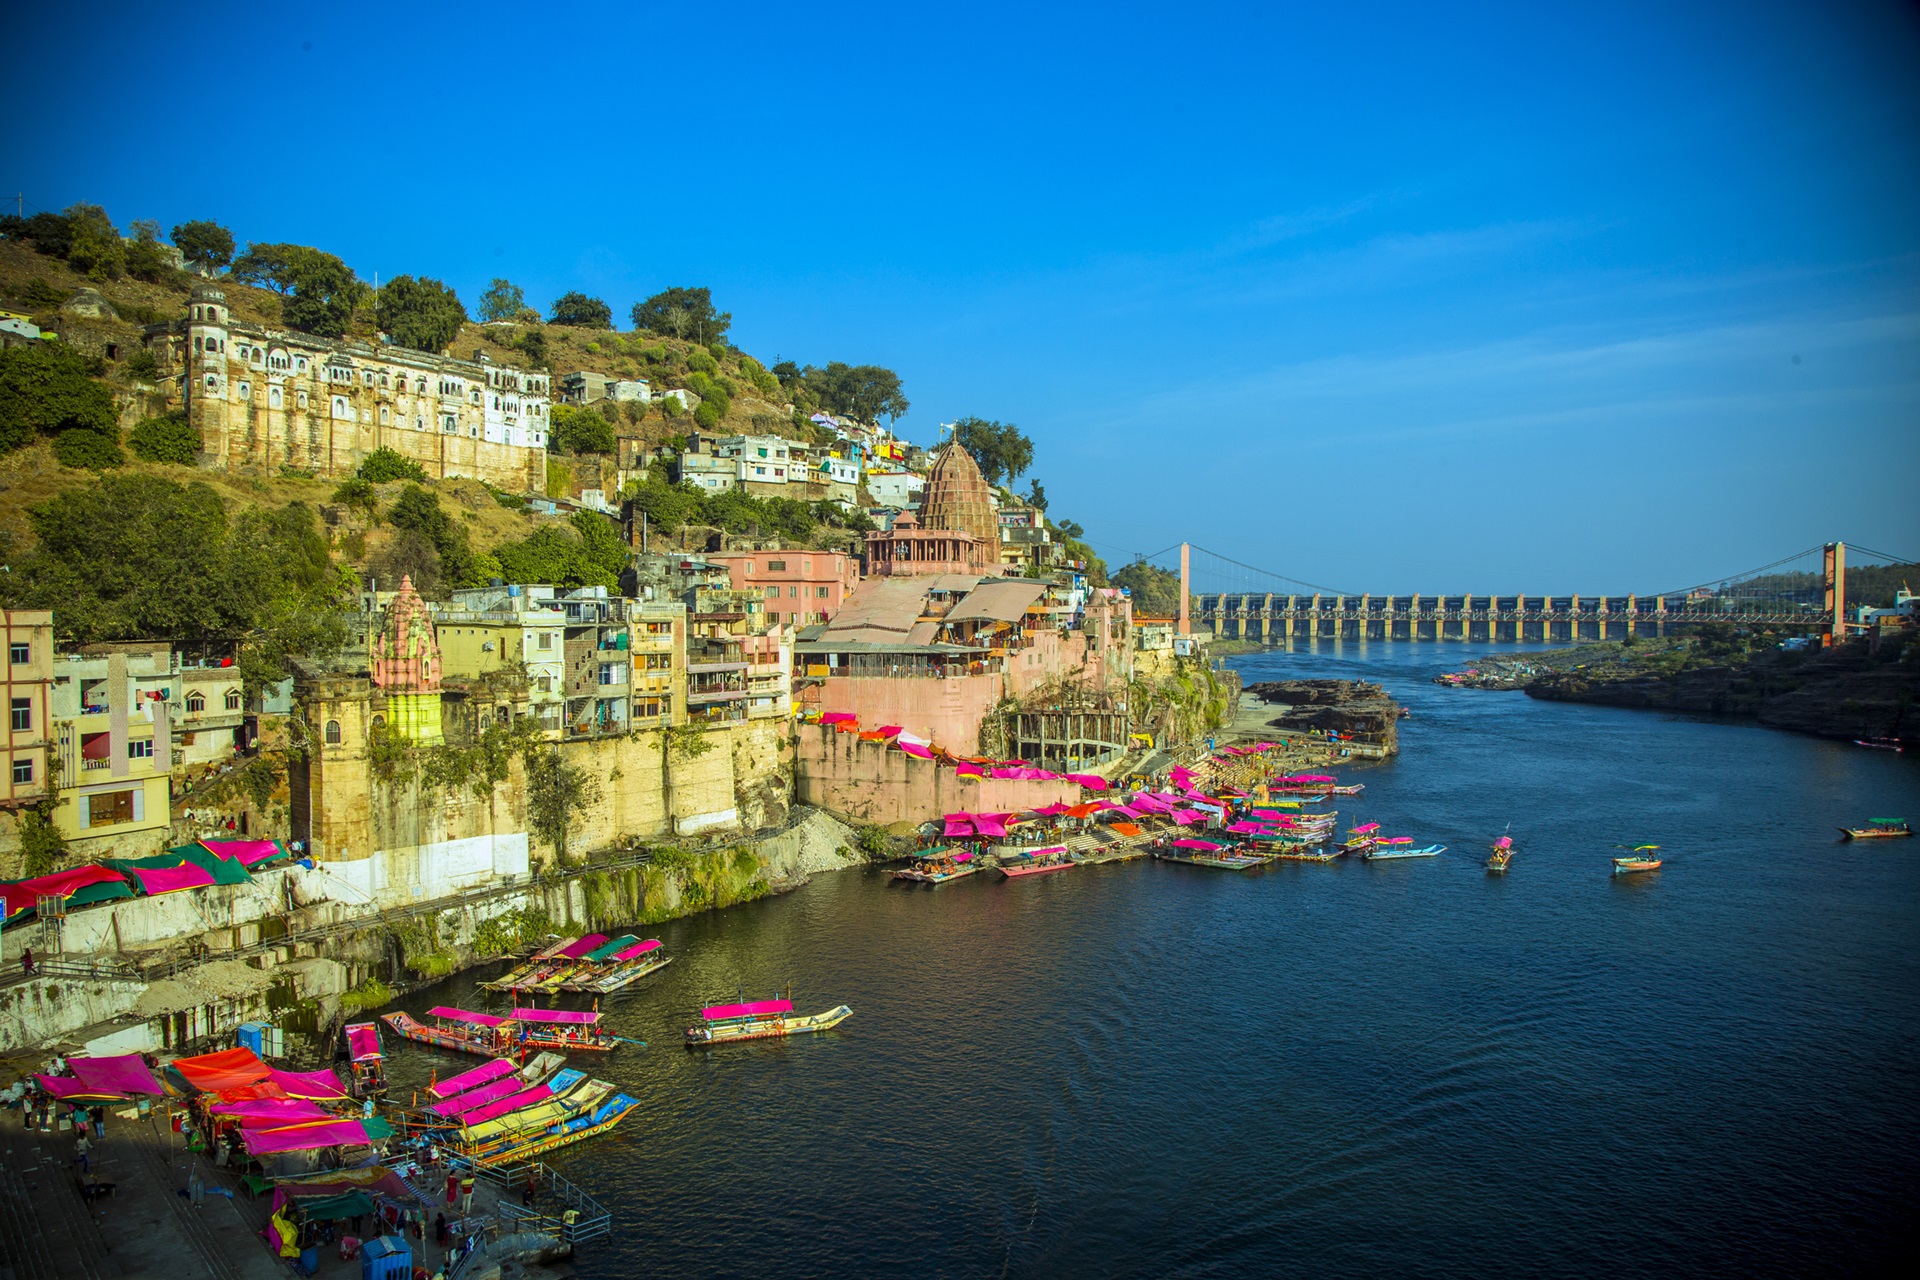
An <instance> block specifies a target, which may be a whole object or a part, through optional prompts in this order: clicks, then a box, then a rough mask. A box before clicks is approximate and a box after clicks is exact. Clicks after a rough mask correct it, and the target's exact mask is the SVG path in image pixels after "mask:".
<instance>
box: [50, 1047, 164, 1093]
mask: <svg viewBox="0 0 1920 1280" xmlns="http://www.w3.org/2000/svg"><path fill="white" fill-rule="evenodd" d="M67 1070H69V1071H71V1072H73V1078H74V1079H76V1080H78V1081H80V1083H82V1084H84V1085H86V1086H87V1087H88V1088H92V1089H110V1090H112V1091H114V1092H115V1093H119V1094H136V1093H144V1094H147V1095H148V1096H150V1097H155V1098H158V1097H161V1096H162V1095H164V1094H165V1093H166V1091H167V1090H166V1086H165V1085H163V1084H161V1083H160V1080H159V1078H158V1077H156V1076H155V1075H154V1074H153V1072H152V1071H151V1070H150V1069H149V1068H148V1067H147V1064H146V1061H145V1060H144V1059H142V1058H141V1056H140V1055H139V1054H137V1053H121V1054H115V1055H113V1056H111V1057H105V1058H68V1059H67Z"/></svg>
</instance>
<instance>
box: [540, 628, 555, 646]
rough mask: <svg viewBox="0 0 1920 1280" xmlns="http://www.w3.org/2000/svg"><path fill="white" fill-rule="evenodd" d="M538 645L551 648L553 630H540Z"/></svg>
mask: <svg viewBox="0 0 1920 1280" xmlns="http://www.w3.org/2000/svg"><path fill="white" fill-rule="evenodd" d="M540 647H541V648H542V649H551V648H553V632H551V631H542V632H541V633H540Z"/></svg>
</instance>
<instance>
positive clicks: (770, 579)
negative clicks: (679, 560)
mask: <svg viewBox="0 0 1920 1280" xmlns="http://www.w3.org/2000/svg"><path fill="white" fill-rule="evenodd" d="M707 559H708V560H709V561H711V562H713V563H714V564H718V565H722V566H724V567H725V568H726V570H727V572H728V575H729V577H730V579H731V581H732V585H733V588H734V589H735V590H737V591H749V592H753V591H757V592H759V593H760V596H761V598H762V599H763V600H764V601H765V604H764V606H763V607H764V609H765V612H766V620H767V622H768V623H769V624H773V623H785V624H787V625H791V626H805V625H806V624H808V623H812V622H825V621H827V620H828V619H829V618H831V617H833V615H834V614H836V613H838V612H840V606H841V605H842V604H844V603H845V602H846V600H847V597H849V596H851V595H852V594H853V593H854V590H855V589H856V588H857V587H858V586H859V585H860V562H859V560H858V558H857V557H854V556H850V555H843V554H840V553H839V552H832V551H809V550H807V549H805V548H801V549H799V550H793V551H713V552H709V553H708V554H707Z"/></svg>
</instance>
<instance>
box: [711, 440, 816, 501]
mask: <svg viewBox="0 0 1920 1280" xmlns="http://www.w3.org/2000/svg"><path fill="white" fill-rule="evenodd" d="M713 452H714V456H716V457H719V458H725V459H732V460H734V461H736V462H738V463H739V464H740V466H739V471H738V472H737V474H738V476H739V479H740V483H741V484H742V485H744V486H746V487H747V488H748V490H749V491H751V490H752V488H753V486H754V485H779V486H783V487H784V486H785V485H787V484H789V483H798V482H802V481H805V480H806V479H807V471H806V465H805V464H804V463H799V464H797V467H796V462H795V460H794V458H793V446H792V444H791V443H790V442H789V441H787V440H785V439H782V438H781V437H779V436H723V437H722V438H720V439H719V440H716V441H714V446H713Z"/></svg>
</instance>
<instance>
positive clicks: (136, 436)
mask: <svg viewBox="0 0 1920 1280" xmlns="http://www.w3.org/2000/svg"><path fill="white" fill-rule="evenodd" d="M127 443H128V444H129V445H131V446H132V448H133V453H134V456H135V457H137V458H140V459H142V460H144V461H147V462H177V463H179V464H180V465H181V466H183V467H190V466H192V465H193V463H194V460H195V458H196V457H198V456H199V453H200V433H199V432H198V431H195V430H194V429H193V426H192V424H190V423H189V422H188V421H187V419H186V417H185V415H183V414H178V413H170V414H168V415H166V416H165V417H163V418H142V419H141V420H140V421H139V422H136V423H135V424H134V426H133V430H132V431H130V432H128V433H127Z"/></svg>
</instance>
